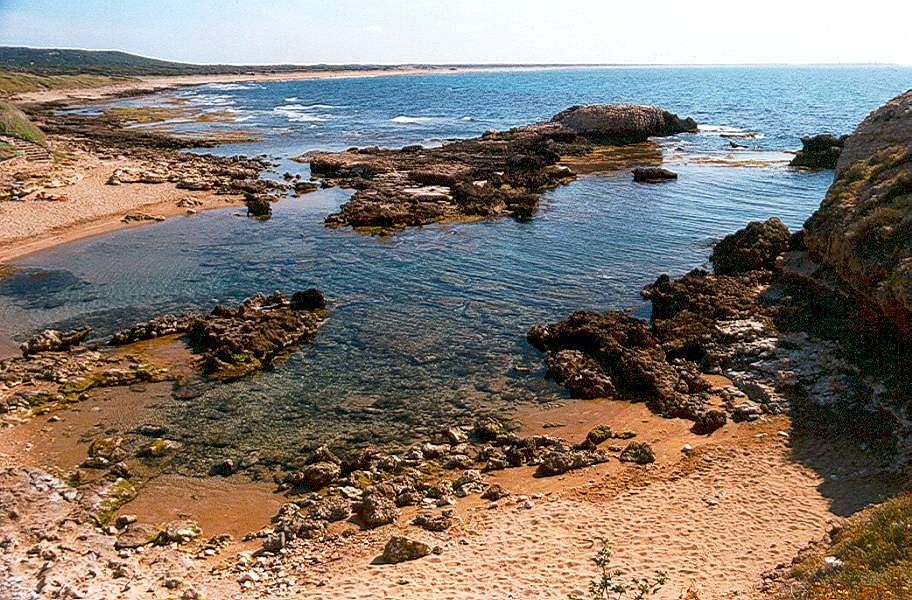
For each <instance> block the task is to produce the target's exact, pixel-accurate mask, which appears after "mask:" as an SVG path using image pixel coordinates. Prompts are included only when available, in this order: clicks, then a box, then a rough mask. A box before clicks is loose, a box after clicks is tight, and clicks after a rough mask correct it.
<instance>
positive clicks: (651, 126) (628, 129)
mask: <svg viewBox="0 0 912 600" xmlns="http://www.w3.org/2000/svg"><path fill="white" fill-rule="evenodd" d="M551 121H552V122H554V123H560V124H561V125H563V126H564V127H566V128H567V129H570V130H572V131H575V132H576V133H578V134H580V135H583V136H585V137H586V138H588V139H590V140H593V141H598V142H600V143H607V144H630V143H636V142H645V141H646V140H647V139H648V138H650V137H653V136H666V135H674V134H676V133H683V132H695V131H696V130H697V122H696V121H694V120H693V119H690V118H687V119H682V118H680V117H678V116H677V115H675V114H672V113H670V112H668V111H665V110H662V109H661V108H659V107H658V106H641V105H637V104H590V105H588V106H573V107H571V108H568V109H566V110H564V111H562V112H559V113H558V114H556V115H554V118H552V119H551Z"/></svg>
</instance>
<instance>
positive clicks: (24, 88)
mask: <svg viewBox="0 0 912 600" xmlns="http://www.w3.org/2000/svg"><path fill="white" fill-rule="evenodd" d="M132 79H133V78H131V77H109V76H106V75H35V74H31V73H14V72H12V71H2V70H0V95H11V94H22V93H24V92H37V91H40V90H60V89H73V88H93V87H101V86H105V85H111V84H113V83H120V82H124V81H132Z"/></svg>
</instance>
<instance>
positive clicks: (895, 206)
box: [805, 90, 912, 337]
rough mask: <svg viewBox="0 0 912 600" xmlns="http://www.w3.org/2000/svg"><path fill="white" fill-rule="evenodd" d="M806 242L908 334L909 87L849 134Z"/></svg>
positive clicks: (911, 275)
mask: <svg viewBox="0 0 912 600" xmlns="http://www.w3.org/2000/svg"><path fill="white" fill-rule="evenodd" d="M805 243H806V244H807V247H808V249H809V250H810V251H811V253H812V254H813V255H814V256H815V258H817V259H818V260H820V261H821V262H822V263H824V264H825V265H827V266H829V267H832V268H833V269H835V271H836V273H837V274H838V276H839V278H840V279H841V280H842V281H843V282H844V283H845V284H846V285H847V286H849V287H850V288H851V289H852V291H854V292H855V294H857V295H858V296H859V297H860V298H861V299H863V300H865V301H866V302H868V303H870V304H871V305H872V306H874V307H876V308H877V309H879V311H880V312H882V313H883V315H884V316H886V318H887V319H888V320H889V321H890V322H892V323H893V324H894V325H895V326H896V327H897V329H898V330H899V332H900V334H901V335H902V336H904V337H909V336H910V334H912V90H910V91H908V92H906V93H904V94H902V95H900V96H898V97H896V98H894V99H893V100H891V101H890V102H888V103H887V104H885V105H884V106H882V107H880V108H878V109H877V110H875V111H874V112H873V113H871V114H870V115H869V116H868V117H867V118H866V119H865V120H864V121H863V122H862V123H861V124H860V125H859V126H858V127H857V128H856V129H855V131H854V132H853V133H852V134H851V135H850V136H849V137H848V139H846V141H845V147H844V149H843V151H842V153H841V155H840V157H839V162H838V164H837V165H836V179H835V181H834V182H833V185H832V187H831V188H830V190H829V191H828V192H827V195H826V198H824V200H823V203H822V204H821V206H820V208H819V209H818V210H817V212H815V213H814V214H813V215H812V216H811V218H810V219H809V220H808V221H807V223H805Z"/></svg>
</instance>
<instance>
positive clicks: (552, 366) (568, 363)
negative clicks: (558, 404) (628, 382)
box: [545, 350, 617, 400]
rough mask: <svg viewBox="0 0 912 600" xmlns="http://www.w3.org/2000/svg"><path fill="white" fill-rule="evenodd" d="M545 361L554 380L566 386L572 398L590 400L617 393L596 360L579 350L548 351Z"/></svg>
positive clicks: (608, 396) (609, 396)
mask: <svg viewBox="0 0 912 600" xmlns="http://www.w3.org/2000/svg"><path fill="white" fill-rule="evenodd" d="M545 361H546V362H547V364H548V372H549V373H550V374H551V376H552V377H553V378H554V380H555V381H556V382H557V383H559V384H561V385H563V386H564V387H566V388H567V389H568V390H569V391H570V394H571V395H572V396H573V397H574V398H583V399H586V400H590V399H593V398H611V397H613V396H614V395H615V394H617V390H615V389H614V383H613V382H612V381H611V378H610V377H608V376H607V375H606V374H605V373H604V372H603V371H602V369H601V367H599V364H598V362H596V361H595V360H594V359H592V358H590V357H588V356H586V355H585V354H583V353H582V352H581V351H579V350H559V351H557V352H548V353H547V354H546V355H545Z"/></svg>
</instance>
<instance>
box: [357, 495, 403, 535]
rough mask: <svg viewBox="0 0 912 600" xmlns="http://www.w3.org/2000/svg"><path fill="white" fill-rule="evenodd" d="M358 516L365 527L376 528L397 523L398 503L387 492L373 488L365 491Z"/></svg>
mask: <svg viewBox="0 0 912 600" xmlns="http://www.w3.org/2000/svg"><path fill="white" fill-rule="evenodd" d="M358 515H359V516H360V517H361V522H362V523H364V525H365V527H368V528H374V527H379V526H381V525H388V524H390V523H392V522H393V521H395V520H396V518H397V517H398V516H399V511H398V510H397V509H396V502H395V501H394V500H393V498H392V497H391V495H390V494H388V493H387V491H386V490H384V489H382V488H380V487H378V486H371V487H369V488H367V489H366V490H364V495H363V497H362V499H361V504H360V507H359V511H358Z"/></svg>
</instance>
